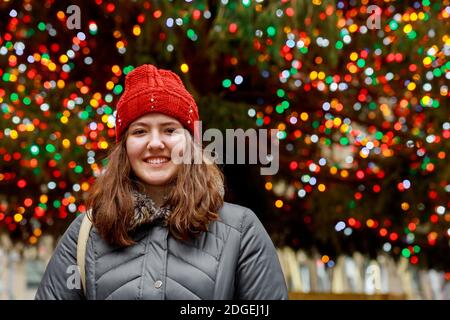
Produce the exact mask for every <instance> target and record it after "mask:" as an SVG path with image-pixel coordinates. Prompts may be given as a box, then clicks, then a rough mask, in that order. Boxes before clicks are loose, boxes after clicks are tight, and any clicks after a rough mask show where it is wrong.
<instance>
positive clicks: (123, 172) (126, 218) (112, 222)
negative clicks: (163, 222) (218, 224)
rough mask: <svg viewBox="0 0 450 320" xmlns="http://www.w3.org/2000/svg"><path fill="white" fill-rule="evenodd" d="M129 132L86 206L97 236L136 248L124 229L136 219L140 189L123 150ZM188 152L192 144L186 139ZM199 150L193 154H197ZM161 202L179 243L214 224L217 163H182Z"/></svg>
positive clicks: (219, 186)
mask: <svg viewBox="0 0 450 320" xmlns="http://www.w3.org/2000/svg"><path fill="white" fill-rule="evenodd" d="M127 137H128V130H127V131H126V132H125V134H124V135H123V138H122V139H121V140H120V141H119V142H118V143H117V144H115V145H114V146H113V147H112V149H111V151H110V153H109V154H108V156H107V160H108V163H107V165H106V167H105V168H104V171H103V172H102V174H101V175H100V176H99V177H97V179H96V181H95V183H94V184H93V186H92V187H91V189H90V190H89V192H88V198H87V200H86V205H87V207H88V208H91V209H92V218H93V224H94V226H95V227H96V229H97V231H98V232H99V234H100V235H101V237H102V238H103V239H104V240H105V241H106V242H108V243H109V244H112V245H118V246H129V245H132V244H134V241H133V239H132V238H131V237H130V234H129V230H128V226H129V225H130V223H131V221H132V219H133V218H134V200H133V196H132V190H133V189H136V188H138V189H140V183H139V181H137V177H136V176H135V175H134V173H133V171H132V169H131V165H130V162H129V159H128V155H127V150H126V139H127ZM188 141H189V142H188V143H190V144H191V150H192V152H198V150H199V148H198V147H197V145H196V144H195V142H194V141H193V140H192V139H190V140H188ZM195 150H197V151H195ZM172 184H173V188H171V190H170V191H169V193H168V195H167V196H168V197H167V200H166V203H165V204H169V205H170V207H171V210H172V213H171V214H170V216H169V219H168V221H167V227H168V229H169V232H170V234H171V235H172V236H173V237H175V238H177V239H179V240H187V239H189V238H194V237H195V236H196V235H198V234H199V233H201V232H202V231H207V230H208V225H209V223H210V222H211V221H214V220H218V218H219V214H218V210H219V209H220V208H221V207H222V205H223V185H224V176H223V174H222V172H221V170H220V169H219V168H218V166H217V164H215V163H214V162H213V161H210V160H209V161H208V159H207V158H204V157H203V155H202V161H201V163H199V164H193V163H188V164H184V163H183V164H181V165H180V167H179V168H178V171H177V175H176V177H175V179H174V181H172Z"/></svg>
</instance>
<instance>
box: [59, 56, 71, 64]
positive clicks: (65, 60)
mask: <svg viewBox="0 0 450 320" xmlns="http://www.w3.org/2000/svg"><path fill="white" fill-rule="evenodd" d="M67 61H69V57H68V56H66V55H65V54H63V55H61V56H60V57H59V62H61V63H66V62H67Z"/></svg>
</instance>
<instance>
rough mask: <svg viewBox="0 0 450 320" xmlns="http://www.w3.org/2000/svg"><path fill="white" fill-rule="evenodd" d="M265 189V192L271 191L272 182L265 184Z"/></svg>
mask: <svg viewBox="0 0 450 320" xmlns="http://www.w3.org/2000/svg"><path fill="white" fill-rule="evenodd" d="M265 188H266V190H272V182H266V184H265Z"/></svg>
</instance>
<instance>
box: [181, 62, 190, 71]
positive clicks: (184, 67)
mask: <svg viewBox="0 0 450 320" xmlns="http://www.w3.org/2000/svg"><path fill="white" fill-rule="evenodd" d="M180 70H181V72H183V73H188V72H189V66H188V65H187V64H186V63H183V64H182V65H181V66H180Z"/></svg>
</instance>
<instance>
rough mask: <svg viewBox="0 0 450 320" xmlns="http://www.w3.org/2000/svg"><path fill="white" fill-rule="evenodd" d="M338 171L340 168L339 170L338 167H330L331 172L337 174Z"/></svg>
mask: <svg viewBox="0 0 450 320" xmlns="http://www.w3.org/2000/svg"><path fill="white" fill-rule="evenodd" d="M337 171H338V170H337V168H336V167H331V168H330V173H331V174H336V173H337Z"/></svg>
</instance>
